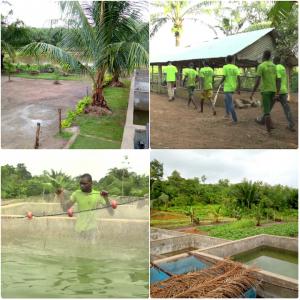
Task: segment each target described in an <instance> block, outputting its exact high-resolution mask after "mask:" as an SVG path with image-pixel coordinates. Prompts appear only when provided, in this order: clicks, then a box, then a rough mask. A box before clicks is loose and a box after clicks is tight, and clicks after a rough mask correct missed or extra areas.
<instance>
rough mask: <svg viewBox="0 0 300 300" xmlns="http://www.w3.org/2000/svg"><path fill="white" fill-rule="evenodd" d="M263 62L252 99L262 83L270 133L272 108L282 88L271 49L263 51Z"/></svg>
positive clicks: (261, 87) (267, 125)
mask: <svg viewBox="0 0 300 300" xmlns="http://www.w3.org/2000/svg"><path fill="white" fill-rule="evenodd" d="M262 60H263V62H262V63H261V64H260V65H258V68H257V76H256V82H255V85H254V88H253V91H252V93H251V96H250V99H251V100H252V99H253V95H254V93H255V92H256V90H257V88H258V86H259V84H260V92H261V95H262V104H263V116H264V120H265V124H266V128H267V132H268V133H270V132H271V129H272V120H271V109H272V103H273V101H274V97H275V94H276V91H277V93H279V90H280V81H278V80H277V71H276V66H275V64H273V62H272V60H271V51H269V50H266V51H265V52H264V53H263V58H262Z"/></svg>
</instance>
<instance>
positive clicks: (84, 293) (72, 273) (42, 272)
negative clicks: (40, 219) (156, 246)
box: [1, 240, 148, 298]
mask: <svg viewBox="0 0 300 300" xmlns="http://www.w3.org/2000/svg"><path fill="white" fill-rule="evenodd" d="M130 246H131V247H130V248H129V245H127V246H126V247H125V246H124V245H120V244H119V245H111V244H108V243H106V242H104V241H103V244H100V245H99V244H98V245H88V244H82V243H81V244H80V243H77V242H74V243H73V244H72V243H69V242H68V243H65V242H64V241H49V240H47V241H42V240H41V241H27V242H24V241H22V243H19V244H18V245H17V244H16V243H15V242H10V243H5V244H3V242H2V262H1V271H2V276H1V295H2V297H4V298H148V247H147V246H145V247H135V245H130Z"/></svg>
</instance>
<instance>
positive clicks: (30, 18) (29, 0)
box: [1, 0, 149, 27]
mask: <svg viewBox="0 0 300 300" xmlns="http://www.w3.org/2000/svg"><path fill="white" fill-rule="evenodd" d="M7 1H8V2H9V3H10V4H11V6H9V5H6V4H4V5H3V4H2V3H1V13H2V14H3V15H7V13H8V11H9V10H10V9H12V10H13V15H12V16H11V18H10V19H9V20H10V21H12V22H13V21H15V20H16V19H20V20H22V21H23V22H24V23H25V25H27V26H30V27H50V21H51V20H55V19H60V18H61V11H60V8H59V5H58V2H59V1H55V0H7ZM142 15H143V19H144V20H147V21H148V18H149V13H148V12H146V10H145V11H143V12H142ZM58 25H63V22H60V23H58Z"/></svg>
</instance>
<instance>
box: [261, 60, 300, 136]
mask: <svg viewBox="0 0 300 300" xmlns="http://www.w3.org/2000/svg"><path fill="white" fill-rule="evenodd" d="M273 63H274V64H275V66H276V73H277V78H278V79H279V80H280V90H279V96H278V97H277V98H276V97H275V98H274V99H273V101H272V102H271V111H272V109H273V106H274V104H275V102H276V100H278V101H279V102H280V104H281V106H282V108H283V111H284V114H285V117H286V119H287V121H288V126H287V129H289V130H290V131H295V123H294V120H293V116H292V112H291V109H290V106H289V104H288V101H287V98H288V88H287V75H286V70H285V67H284V66H283V65H282V64H281V63H280V57H279V56H276V57H274V59H273ZM255 121H256V122H257V123H259V124H265V119H264V115H262V116H261V117H257V118H256V120H255Z"/></svg>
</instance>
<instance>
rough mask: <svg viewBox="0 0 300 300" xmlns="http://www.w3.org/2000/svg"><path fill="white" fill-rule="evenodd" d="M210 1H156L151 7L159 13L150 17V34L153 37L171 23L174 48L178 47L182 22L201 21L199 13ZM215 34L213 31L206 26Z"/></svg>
mask: <svg viewBox="0 0 300 300" xmlns="http://www.w3.org/2000/svg"><path fill="white" fill-rule="evenodd" d="M209 3H210V1H201V2H200V1H187V0H183V1H156V2H154V3H153V4H152V5H153V6H154V7H155V8H157V9H159V10H160V12H158V13H155V14H152V15H151V16H150V23H151V27H152V28H151V33H150V36H151V37H153V36H154V35H155V34H156V32H157V31H158V30H159V29H160V28H161V26H162V25H164V24H165V23H167V22H169V21H171V22H172V32H173V33H174V35H175V41H176V47H178V46H180V39H181V34H182V32H183V23H184V20H194V21H201V19H200V12H203V7H205V6H207V5H208V4H209ZM206 25H207V26H208V27H209V28H210V29H212V30H213V31H214V32H215V29H214V28H213V27H212V26H210V25H209V24H206Z"/></svg>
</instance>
